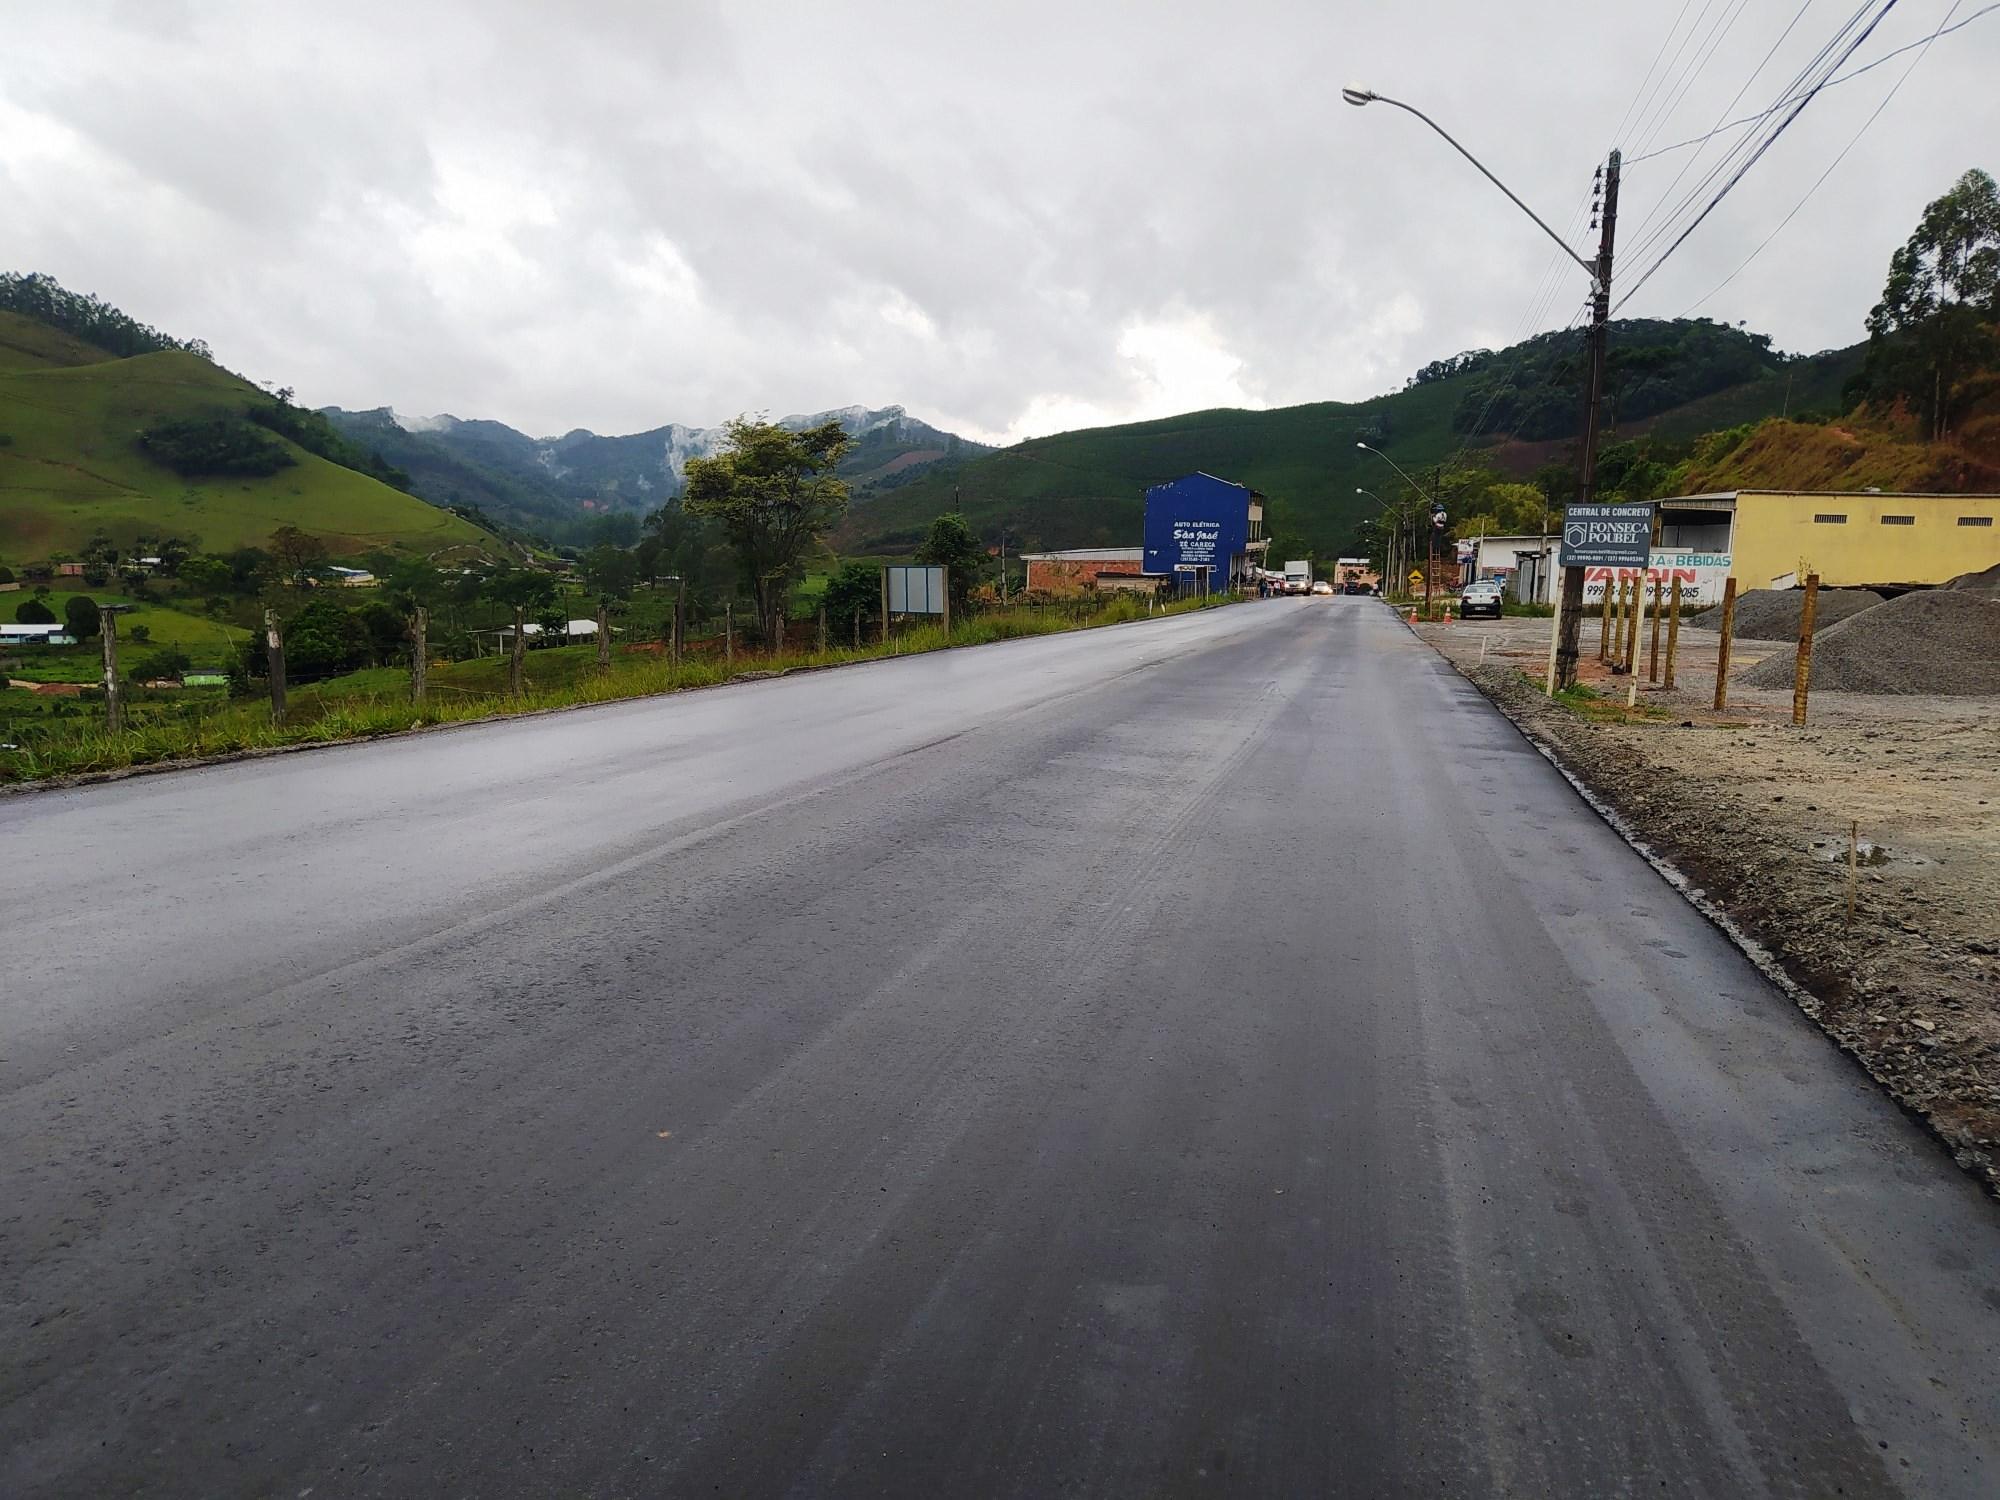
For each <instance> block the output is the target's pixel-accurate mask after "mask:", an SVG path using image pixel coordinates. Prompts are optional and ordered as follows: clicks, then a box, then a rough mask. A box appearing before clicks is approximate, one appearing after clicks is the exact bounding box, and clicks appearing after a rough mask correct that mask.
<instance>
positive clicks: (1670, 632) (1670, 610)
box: [1666, 577, 1681, 688]
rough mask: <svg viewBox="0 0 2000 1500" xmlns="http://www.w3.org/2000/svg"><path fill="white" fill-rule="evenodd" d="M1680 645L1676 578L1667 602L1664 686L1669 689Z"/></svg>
mask: <svg viewBox="0 0 2000 1500" xmlns="http://www.w3.org/2000/svg"><path fill="white" fill-rule="evenodd" d="M1680 644H1681V581H1680V579H1679V578H1678V577H1676V578H1675V579H1674V591H1673V594H1672V595H1671V597H1669V599H1668V600H1667V681H1666V685H1667V686H1668V687H1670V688H1671V687H1672V686H1673V685H1674V653H1675V652H1676V651H1678V650H1679V649H1680Z"/></svg>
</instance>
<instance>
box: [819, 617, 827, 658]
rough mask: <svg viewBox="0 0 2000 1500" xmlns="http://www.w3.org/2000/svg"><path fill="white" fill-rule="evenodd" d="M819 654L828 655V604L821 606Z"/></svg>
mask: <svg viewBox="0 0 2000 1500" xmlns="http://www.w3.org/2000/svg"><path fill="white" fill-rule="evenodd" d="M819 654H820V655H821V656H824V655H826V606H825V605H824V604H822V605H821V606H820V607H819Z"/></svg>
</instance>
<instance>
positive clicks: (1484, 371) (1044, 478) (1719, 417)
mask: <svg viewBox="0 0 2000 1500" xmlns="http://www.w3.org/2000/svg"><path fill="white" fill-rule="evenodd" d="M1611 347H1612V359H1611V393H1610V403H1609V404H1610V408H1611V426H1610V428H1609V430H1608V432H1607V435H1606V441H1607V443H1616V442H1619V441H1621V440H1629V439H1633V438H1638V437H1642V436H1650V437H1652V438H1653V439H1654V440H1655V442H1656V444H1659V445H1664V446H1671V445H1673V444H1678V443H1685V442H1688V441H1689V440H1691V439H1693V438H1694V437H1695V436H1697V435H1698V434H1700V433H1702V432H1705V431H1708V430H1711V429H1713V428H1717V427H1726V426H1735V425H1738V424H1741V423H1744V422H1749V421H1754V420H1757V419H1759V418H1762V417H1766V416H1777V415H1779V414H1780V413H1781V412H1784V411H1790V412H1792V413H1798V412H1800V411H1801V410H1806V409H1812V410H1818V411H1822V412H1829V411H1834V410H1838V409H1840V407H1841V401H1840V392H1841V386H1842V384H1843V382H1844V381H1846V380H1847V379H1849V378H1850V377H1851V376H1852V375H1853V374H1854V373H1855V371H1857V370H1858V369H1859V368H1860V364H1861V355H1862V350H1861V349H1860V348H1859V347H1857V348H1854V349H1847V350H1838V351H1833V352H1830V353H1827V354H1822V355H1814V356H1811V357H1809V358H1799V357H1789V356H1786V355H1782V354H1777V353H1774V352H1773V351H1772V350H1771V348H1770V341H1769V340H1768V339H1765V338H1761V337H1759V336H1757V335H1753V334H1746V333H1744V332H1742V331H1741V330H1738V329H1733V328H1726V327H1724V326H1722V325H1719V324H1715V323H1710V322H1707V321H1706V320H1699V319H1698V320H1692V321H1686V322H1675V323H1666V322H1653V321H1633V322H1625V323H1617V324H1614V325H1613V328H1612V344H1611ZM1581 356H1582V341H1581V337H1580V334H1579V333H1577V332H1576V331H1574V330H1572V331H1570V332H1568V333H1560V334H1543V335H1540V336H1538V337H1537V338H1535V339H1531V340H1528V341H1526V342H1525V343H1523V344H1520V345H1516V346H1515V347H1513V348H1511V349H1506V350H1501V351H1498V352H1495V351H1490V350H1477V351H1473V352H1472V353H1470V354H1465V355H1460V356H1457V357H1456V358H1455V359H1452V360H1444V361H1440V362H1438V363H1437V364H1434V365H1431V366H1427V367H1426V368H1425V370H1423V371H1420V372H1418V374H1417V375H1416V376H1414V377H1412V379H1411V381H1410V382H1409V383H1408V384H1407V385H1406V386H1405V387H1404V388H1403V389H1402V390H1400V391H1397V392H1394V393H1392V394H1389V395H1385V396H1379V397H1376V398H1374V399H1372V400H1368V401H1360V402H1352V403H1347V402H1330V401H1329V402H1317V403H1314V404H1311V405H1307V406H1292V407H1281V408H1277V409H1274V410H1267V411H1240V410H1229V409H1224V410H1216V411H1203V412H1190V413H1188V414H1186V415H1183V416H1177V417H1167V418H1164V419H1161V420H1158V421H1151V422H1136V423H1130V424H1127V425H1124V426H1118V427H1102V428H1094V429H1089V430H1086V431H1081V432H1068V433H1060V434H1057V435H1055V436H1052V437H1045V438H1035V439H1032V440H1030V441H1028V442H1025V443H1021V444H1018V445H1016V446H1015V447H1012V448H1007V449H1004V450H1002V451H1000V452H998V453H994V454H991V455H989V456H987V457H983V458H979V459H976V460H974V461H972V462H969V463H962V464H953V465H938V466H937V467H936V468H934V469H932V470H930V471H926V472H925V473H924V474H923V475H921V476H919V477H918V478H916V479H914V480H913V481H912V482H910V483H909V484H906V485H904V486H902V487H901V488H899V489H895V490H891V491H888V492H886V493H877V494H870V493H866V492H863V493H859V494H857V496H856V503H855V505H854V507H853V509H852V510H851V512H850V513H849V515H848V518H847V520H846V521H845V523H844V524H843V525H842V528H841V532H840V536H839V538H838V542H839V545H840V547H841V548H842V550H844V551H855V552H862V551H897V550H900V549H904V548H907V547H909V546H911V545H913V544H914V543H915V542H917V541H918V540H919V539H920V538H921V537H922V535H923V533H924V530H925V528H926V527H927V526H928V525H929V523H930V520H931V518H932V517H933V516H935V515H937V514H938V513H940V512H942V511H947V510H951V509H954V508H957V509H960V510H962V511H963V512H964V513H965V515H966V517H967V519H968V520H970V521H971V522H972V523H973V525H974V527H975V528H976V529H978V530H979V531H981V532H982V533H984V534H986V535H989V536H990V535H992V534H994V533H995V532H996V531H997V530H998V529H999V527H1000V526H1002V525H1005V526H1006V528H1007V529H1008V531H1009V533H1010V535H1011V536H1012V537H1013V538H1015V539H1018V540H1019V541H1020V542H1021V543H1023V544H1025V545H1028V546H1042V547H1087V546H1119V545H1136V544H1137V542H1138V537H1139V526H1140V519H1141V516H1142V513H1143V510H1144V496H1145V491H1146V488H1147V486H1149V485H1152V484H1157V483H1159V482H1161V481H1162V480H1167V479H1173V478H1176V477H1178V476H1180V475H1183V474H1186V473H1189V472H1191V471H1193V470H1197V469H1200V470H1206V471H1207V472H1209V473H1211V474H1217V475H1221V476H1223V477H1225V478H1228V479H1234V480H1240V481H1241V482H1243V483H1245V484H1248V485H1250V486H1252V487H1253V488H1255V489H1258V490H1261V491H1263V492H1264V494H1265V495H1266V496H1267V497H1268V498H1269V505H1268V508H1267V511H1266V516H1267V526H1268V528H1269V530H1270V532H1271V535H1272V536H1273V538H1274V539H1275V543H1276V545H1275V549H1274V554H1273V555H1274V556H1277V555H1284V554H1287V553H1288V552H1289V555H1293V556H1302V555H1314V556H1327V555H1331V554H1332V553H1334V552H1335V551H1337V550H1339V549H1341V548H1344V547H1346V546H1348V545H1350V543H1351V541H1352V538H1353V536H1354V532H1355V528H1356V525H1357V524H1358V523H1359V522H1361V521H1363V520H1364V519H1366V518H1367V517H1368V516H1370V515H1372V514H1373V513H1374V511H1375V505H1374V502H1373V501H1370V500H1368V499H1367V498H1365V497H1362V496H1359V495H1357V494H1356V493H1355V490H1356V489H1357V487H1359V488H1366V489H1370V490H1373V491H1375V492H1376V493H1378V494H1380V495H1382V496H1384V497H1385V498H1386V497H1391V496H1393V495H1395V494H1396V493H1398V492H1399V491H1400V490H1403V489H1405V488H1406V487H1405V486H1404V485H1403V483H1402V481H1401V480H1400V479H1399V478H1398V477H1397V475H1396V471H1395V470H1394V469H1392V468H1391V467H1390V466H1389V465H1388V464H1386V463H1384V462H1383V461H1382V459H1380V458H1378V457H1376V456H1375V455H1374V454H1371V453H1366V452H1363V451H1361V450H1360V449H1358V448H1357V447H1356V446H1355V445H1356V443H1357V442H1360V441H1366V442H1369V443H1371V444H1374V445H1375V446H1377V447H1379V448H1380V449H1382V450H1383V451H1384V452H1386V453H1388V454H1389V455H1390V456H1391V457H1392V458H1394V459H1395V461H1396V462H1397V463H1399V464H1401V465H1402V466H1403V467H1404V468H1405V469H1408V470H1410V471H1411V472H1412V473H1413V474H1417V475H1418V476H1419V477H1422V478H1425V479H1428V476H1429V473H1430V470H1431V469H1432V467H1433V466H1435V465H1450V464H1452V463H1454V462H1470V463H1477V464H1484V465H1488V466H1490V467H1491V468H1493V469H1495V470H1497V471H1498V472H1499V473H1501V474H1503V475H1505V476H1508V477H1511V478H1525V477H1527V476H1528V475H1530V474H1532V473H1533V472H1535V471H1536V470H1537V469H1539V468H1541V467H1542V466H1543V465H1546V464H1549V463H1552V462H1554V463H1562V462H1565V461H1567V459H1568V456H1569V453H1570V450H1571V449H1572V448H1573V446H1574V440H1575V437H1576V435H1577V431H1578V427H1579V418H1580V416H1581V413H1582V396H1581V392H1580V389H1579V384H1580V375H1581V370H1582V358H1581ZM954 492H956V498H955V496H954ZM1294 548H1296V549H1297V550H1296V551H1290V549H1294Z"/></svg>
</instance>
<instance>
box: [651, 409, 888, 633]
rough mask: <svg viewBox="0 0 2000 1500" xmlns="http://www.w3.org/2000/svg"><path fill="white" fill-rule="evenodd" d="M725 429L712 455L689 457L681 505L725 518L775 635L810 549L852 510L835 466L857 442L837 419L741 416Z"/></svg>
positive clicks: (690, 511) (723, 524)
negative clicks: (799, 421)
mask: <svg viewBox="0 0 2000 1500" xmlns="http://www.w3.org/2000/svg"><path fill="white" fill-rule="evenodd" d="M727 434H728V435H727V436H726V437H725V439H724V441H723V446H722V451H721V452H720V453H718V454H717V455H716V456H715V457H713V458H691V459H689V460H688V465H687V491H686V495H685V497H684V500H683V508H684V509H685V510H686V511H687V513H688V514H689V515H693V516H706V517H711V518H713V519H714V520H715V521H716V522H717V523H718V524H720V525H721V527H722V530H723V532H724V534H725V535H726V536H727V537H728V538H729V543H730V545H731V546H732V547H733V548H734V549H735V551H736V558H737V564H738V566H739V567H740V568H741V570H742V573H743V581H744V582H745V583H746V584H748V585H749V587H750V590H751V592H752V594H753V595H754V596H755V597H756V600H757V614H758V617H759V618H760V619H762V620H764V621H766V622H767V624H768V626H769V627H770V628H771V629H772V630H773V632H774V638H776V632H777V631H778V630H779V629H780V628H781V627H782V625H783V612H784V600H785V594H786V590H787V589H789V587H790V586H791V583H792V580H793V579H794V578H795V577H797V576H798V574H799V572H800V560H801V559H802V558H803V557H804V556H805V552H806V549H807V548H808V547H810V546H811V545H812V543H813V541H814V540H815V539H816V538H817V537H818V536H819V535H820V533H821V532H824V531H826V530H827V529H828V528H830V527H831V526H832V525H833V524H834V523H835V522H837V521H838V520H839V519H840V518H841V516H843V515H844V514H846V512H847V486H846V485H845V484H844V483H842V482H841V480H840V479H839V478H838V477H837V476H836V475H835V473H834V467H835V465H837V464H838V463H839V462H840V459H841V455H842V454H844V453H846V452H847V450H848V449H849V448H850V447H852V446H853V443H852V440H851V439H850V438H849V437H848V435H847V429H845V428H844V427H842V426H841V425H840V423H838V422H823V423H821V424H820V425H819V426H817V427H809V428H807V429H806V430H805V431H804V432H791V431H788V430H787V429H785V428H783V427H779V426H777V425H776V424H775V423H771V422H753V421H751V420H749V419H748V418H747V417H738V418H737V419H736V420H734V421H733V422H731V423H730V424H729V426H728V428H727Z"/></svg>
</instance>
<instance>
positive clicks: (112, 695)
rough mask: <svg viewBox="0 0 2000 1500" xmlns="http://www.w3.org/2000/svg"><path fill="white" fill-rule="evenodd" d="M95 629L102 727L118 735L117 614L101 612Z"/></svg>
mask: <svg viewBox="0 0 2000 1500" xmlns="http://www.w3.org/2000/svg"><path fill="white" fill-rule="evenodd" d="M97 628H98V629H99V630H101V631H102V632H103V633H104V727H105V728H106V729H108V730H109V731H110V732H111V733H113V734H118V733H121V732H122V731H123V730H124V728H125V700H124V698H122V697H121V696H120V695H119V692H118V612H117V611H116V610H112V609H107V610H105V611H103V613H102V615H101V617H100V619H99V621H98V627H97ZM0 683H4V679H0Z"/></svg>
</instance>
